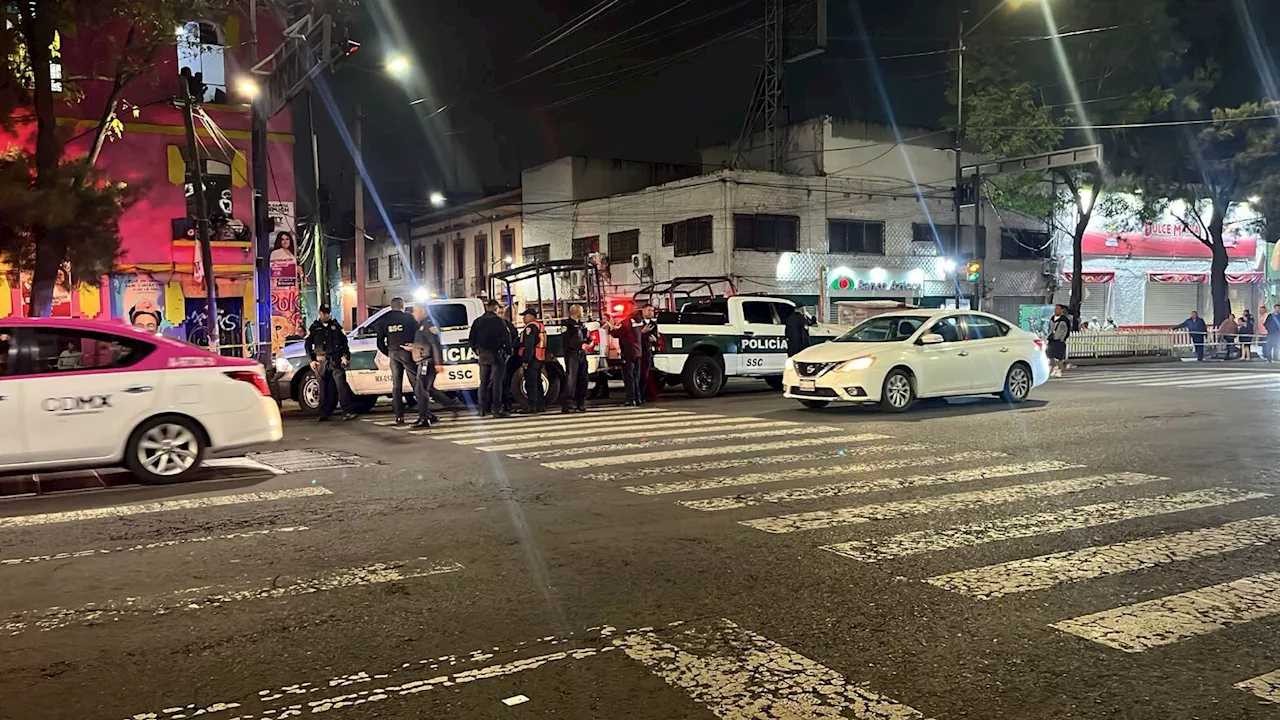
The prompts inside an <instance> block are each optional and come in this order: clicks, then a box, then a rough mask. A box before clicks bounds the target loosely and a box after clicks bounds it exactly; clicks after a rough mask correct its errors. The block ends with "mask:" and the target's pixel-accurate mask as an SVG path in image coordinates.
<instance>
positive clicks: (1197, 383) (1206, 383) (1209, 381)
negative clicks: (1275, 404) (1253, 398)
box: [1132, 373, 1266, 388]
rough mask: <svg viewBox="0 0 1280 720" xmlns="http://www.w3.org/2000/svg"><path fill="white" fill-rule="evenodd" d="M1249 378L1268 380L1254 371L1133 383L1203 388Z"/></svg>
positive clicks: (1260, 382) (1145, 385)
mask: <svg viewBox="0 0 1280 720" xmlns="http://www.w3.org/2000/svg"><path fill="white" fill-rule="evenodd" d="M1245 380H1248V381H1249V382H1251V383H1254V384H1259V385H1261V384H1262V383H1264V382H1266V380H1265V379H1263V378H1259V377H1258V376H1257V375H1256V374H1254V373H1232V374H1229V375H1228V374H1223V375H1220V376H1218V377H1214V378H1195V379H1186V380H1165V381H1162V382H1156V381H1147V382H1141V383H1132V384H1133V385H1137V386H1138V387H1166V386H1168V387H1182V388H1201V387H1221V386H1223V385H1226V384H1228V383H1235V382H1242V381H1245Z"/></svg>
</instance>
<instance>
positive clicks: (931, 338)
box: [920, 333, 946, 345]
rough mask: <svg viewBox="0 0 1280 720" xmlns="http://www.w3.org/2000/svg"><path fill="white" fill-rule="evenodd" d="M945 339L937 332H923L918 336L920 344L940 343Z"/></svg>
mask: <svg viewBox="0 0 1280 720" xmlns="http://www.w3.org/2000/svg"><path fill="white" fill-rule="evenodd" d="M944 342H946V340H945V339H944V338H943V337H942V336H941V335H939V334H938V333H925V334H924V335H921V336H920V344H921V345H941V344H942V343H944Z"/></svg>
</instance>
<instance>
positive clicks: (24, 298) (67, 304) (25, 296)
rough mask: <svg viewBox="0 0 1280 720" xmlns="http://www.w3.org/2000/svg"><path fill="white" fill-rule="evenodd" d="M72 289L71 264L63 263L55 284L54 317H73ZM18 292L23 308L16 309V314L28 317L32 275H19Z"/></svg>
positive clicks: (24, 273) (21, 273)
mask: <svg viewBox="0 0 1280 720" xmlns="http://www.w3.org/2000/svg"><path fill="white" fill-rule="evenodd" d="M71 287H72V285H71V263H62V266H61V267H59V268H58V279H57V281H56V282H54V284H53V315H52V317H61V318H69V317H71ZM18 290H19V294H20V296H21V302H22V306H21V307H18V308H14V310H15V311H16V312H15V313H14V314H15V315H18V316H20V317H26V316H27V311H28V310H29V309H30V308H31V273H29V272H20V273H18Z"/></svg>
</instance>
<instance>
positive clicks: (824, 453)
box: [511, 443, 943, 482]
mask: <svg viewBox="0 0 1280 720" xmlns="http://www.w3.org/2000/svg"><path fill="white" fill-rule="evenodd" d="M599 449H600V450H601V451H611V450H613V449H615V448H614V447H612V446H605V447H603V448H599ZM619 449H630V448H619ZM942 449H943V448H942V446H940V445H931V444H929V443H901V444H898V445H860V446H857V447H851V448H835V449H832V450H818V451H816V452H807V453H793V454H791V455H767V456H765V457H749V458H722V459H720V460H704V461H702V462H693V463H681V464H679V465H660V466H658V467H648V468H637V469H635V470H629V471H627V472H617V473H614V472H602V473H588V474H586V475H583V477H584V478H586V479H588V480H599V481H601V482H621V481H625V480H639V479H640V478H646V477H654V476H655V475H683V474H686V473H695V472H706V471H708V470H729V469H732V468H737V467H748V466H751V465H781V464H784V463H800V462H810V461H813V460H836V459H841V458H854V457H863V456H866V455H879V454H880V453H885V452H914V451H917V450H921V451H933V450H942ZM511 457H522V456H520V455H512V456H511Z"/></svg>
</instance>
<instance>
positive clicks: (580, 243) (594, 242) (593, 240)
mask: <svg viewBox="0 0 1280 720" xmlns="http://www.w3.org/2000/svg"><path fill="white" fill-rule="evenodd" d="M598 252H600V236H599V235H592V236H591V237H580V238H574V239H573V258H572V259H573V261H574V262H585V261H586V259H587V256H588V255H590V254H591V253H598Z"/></svg>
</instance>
